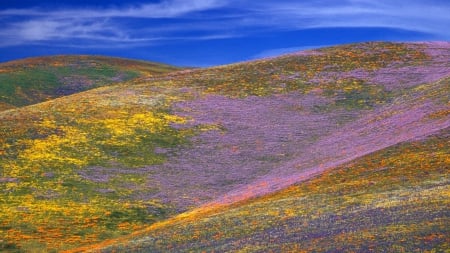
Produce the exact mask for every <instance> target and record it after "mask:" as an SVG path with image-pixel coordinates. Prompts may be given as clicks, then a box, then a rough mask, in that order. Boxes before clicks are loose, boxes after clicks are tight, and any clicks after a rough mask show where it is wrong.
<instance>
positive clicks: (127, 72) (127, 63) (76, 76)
mask: <svg viewBox="0 0 450 253" xmlns="http://www.w3.org/2000/svg"><path fill="white" fill-rule="evenodd" d="M175 70H178V68H176V67H173V66H168V65H164V64H158V63H151V62H144V61H135V60H127V59H120V58H112V57H101V56H77V55H74V56H51V57H39V58H29V59H25V60H17V61H11V62H6V63H1V64H0V110H5V109H11V108H14V107H18V106H24V105H29V104H35V103H39V102H42V101H47V100H50V99H53V98H56V97H60V96H64V95H69V94H73V93H77V92H80V91H84V90H88V89H92V88H96V87H100V86H104V85H108V84H111V83H118V82H123V81H127V80H130V79H133V78H136V77H140V76H152V75H158V74H163V73H167V72H170V71H175Z"/></svg>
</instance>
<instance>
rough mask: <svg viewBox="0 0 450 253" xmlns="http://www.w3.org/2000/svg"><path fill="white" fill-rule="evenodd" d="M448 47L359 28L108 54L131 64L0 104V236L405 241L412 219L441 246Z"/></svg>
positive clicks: (241, 243) (23, 242)
mask: <svg viewBox="0 0 450 253" xmlns="http://www.w3.org/2000/svg"><path fill="white" fill-rule="evenodd" d="M449 54H450V46H449V45H447V44H443V45H441V44H423V43H422V44H420V43H419V44H401V43H363V44H354V45H348V46H341V47H334V48H325V49H319V50H313V51H305V52H300V53H297V54H291V55H286V56H282V57H279V58H273V59H262V60H259V61H254V62H248V63H239V64H233V65H228V66H219V67H214V68H208V69H189V70H181V71H176V72H169V70H173V69H170V68H169V67H164V66H152V70H153V71H154V70H155V68H161V69H160V70H161V71H159V72H158V71H156V72H151V73H150V72H146V71H149V70H148V68H147V67H146V66H143V65H140V64H137V63H131V62H125V63H120V64H122V65H120V64H119V63H117V64H118V65H120V66H122V67H123V68H124V69H126V70H127V71H137V72H139V76H136V78H134V79H131V80H129V81H126V82H118V83H116V84H115V85H106V86H104V87H99V88H96V89H92V90H89V91H84V92H77V93H76V94H73V95H70V96H64V97H61V98H56V99H52V100H48V101H45V102H42V103H39V104H34V105H30V106H26V107H18V108H15V109H13V110H6V111H3V112H0V203H1V205H0V249H1V250H4V251H10V252H21V251H25V252H27V251H36V252H39V251H41V252H42V251H44V252H45V251H50V252H51V251H62V250H71V249H75V251H77V250H86V249H89V248H92V247H94V246H92V244H96V243H99V242H104V241H105V242H106V243H104V244H102V245H100V246H98V248H102V247H103V246H104V245H108V242H110V243H114V242H116V241H114V240H113V241H108V240H110V239H114V238H122V239H118V240H119V241H126V243H125V246H124V247H125V248H122V249H127V248H128V247H137V248H142V247H143V248H144V249H145V250H150V251H152V250H154V251H173V252H179V251H192V250H194V251H195V250H200V249H204V250H209V249H210V250H218V251H229V250H231V251H235V250H239V249H240V250H243V251H250V250H254V251H258V250H259V251H268V250H274V251H279V250H282V251H288V250H291V251H299V250H300V249H298V248H295V247H298V246H302V247H301V249H304V250H307V251H308V249H311V250H312V249H313V247H314V245H317V247H319V249H320V248H321V249H324V250H331V248H329V247H331V246H330V245H332V244H327V243H328V242H327V239H324V238H328V239H330V238H331V239H332V242H334V243H335V245H336V246H339V247H340V249H342V250H344V251H345V250H350V251H351V250H356V251H358V250H360V251H364V250H365V249H366V248H364V247H369V246H370V247H372V245H369V244H367V243H366V244H365V243H364V242H367V241H370V240H369V239H370V238H372V239H371V240H373V241H374V243H375V242H376V241H377V240H379V241H380V243H381V242H382V243H381V244H383V243H384V244H383V245H385V246H380V245H381V244H380V245H378V244H374V247H375V249H380V250H382V249H385V248H383V247H386V249H392V250H393V251H395V249H396V247H397V248H398V249H401V248H403V249H404V250H406V251H409V249H411V248H413V247H416V246H417V245H416V244H411V245H409V244H406V243H403V242H402V241H401V240H402V238H405V237H406V236H407V235H409V234H408V233H409V232H408V233H407V232H406V230H405V229H404V228H405V226H406V225H408V226H411V227H414V226H415V228H412V230H411V231H412V232H411V235H414V236H422V235H423V238H425V237H426V236H431V237H433V238H432V243H431V244H426V245H425V244H424V245H425V246H420V245H419V246H420V247H421V249H422V248H423V249H428V248H435V249H441V248H443V247H445V245H446V244H445V243H447V244H448V241H447V242H446V239H445V238H444V239H442V234H443V233H445V232H446V231H445V228H444V227H443V226H442V223H443V222H444V223H445V222H446V220H445V219H448V216H445V211H442V207H441V206H440V205H441V204H442V203H443V204H446V203H447V202H448V201H447V200H448V198H445V196H446V195H445V194H447V195H448V192H446V191H447V190H448V189H447V188H446V187H447V185H448V182H446V181H445V180H447V179H446V173H445V171H446V170H448V168H447V167H448V166H447V167H445V164H446V163H448V159H447V158H445V157H446V154H448V147H447V146H446V143H445V141H443V140H445V136H447V134H446V132H445V131H446V130H442V129H446V128H448V127H449V119H448V107H449V104H448V101H449V98H448V89H449V76H448V73H450V63H449V61H448V56H449ZM104 60H106V59H104ZM133 64H136V65H133ZM37 65H39V64H37ZM61 65H62V66H59V65H58V67H61V68H65V67H67V66H66V65H67V64H64V63H63V64H61ZM125 65H126V66H128V68H125V67H124V66H125ZM80 71H81V70H80ZM405 71H409V72H411V73H410V74H408V73H409V72H405ZM72 72H74V73H75V74H77V73H79V74H80V75H81V76H89V75H90V74H89V73H84V72H83V71H81V72H76V71H74V70H73V69H72V70H71V71H70V73H72ZM166 72H167V73H166ZM89 78H90V77H89ZM105 80H106V79H105ZM108 80H109V81H108V82H110V81H111V79H108ZM99 83H100V84H101V83H102V82H100V81H99ZM104 84H106V81H105V83H104ZM102 85H103V84H102ZM15 105H16V106H18V105H20V104H15ZM439 131H441V132H439ZM438 132H439V133H440V134H437V133H438ZM432 134H434V135H435V137H433V138H431V139H427V140H420V141H415V142H410V141H411V140H414V139H417V138H419V139H420V138H422V139H423V138H426V137H427V136H428V135H432ZM441 135H442V136H444V137H440V136H441ZM436 136H437V137H436ZM405 142H407V143H405ZM402 143H403V144H402ZM411 145H412V146H413V147H417V148H405V147H409V146H411ZM389 147H391V148H390V149H389ZM385 148H387V149H385ZM373 152H376V153H373ZM422 155H424V157H428V158H429V159H422V158H420V157H421V156H422ZM355 159H356V160H355ZM369 161H370V162H369ZM385 163H388V164H385ZM419 165H420V166H425V167H427V168H426V169H423V168H422V167H420V168H422V169H423V170H424V171H425V170H426V171H428V170H429V171H428V172H427V173H428V174H426V173H425V174H423V173H422V172H420V171H421V170H422V169H420V170H419V167H417V166H419ZM415 166H416V167H415ZM336 167H337V168H338V169H336V170H333V169H334V168H336ZM382 168H387V169H382ZM378 169H379V171H377V170H378ZM321 173H325V174H321ZM333 173H334V174H333ZM403 174H404V177H405V178H406V179H405V180H406V181H405V180H403V179H402V177H403V176H402V175H403ZM447 174H448V173H447ZM377 176H379V177H380V178H379V179H376V177H377ZM410 176H411V178H412V179H414V180H412V181H411V180H410V181H408V180H409V179H408V178H409V177H410ZM312 177H315V178H314V179H311V178H312ZM417 178H428V179H427V180H428V181H427V180H424V181H423V182H422V181H420V182H418V181H417V180H416V179H417ZM305 180H306V181H305ZM303 181H304V183H301V182H303ZM427 182H428V183H427ZM292 185H294V186H292ZM428 186H430V187H429V188H427V187H428ZM333 187H334V188H333ZM433 187H434V188H433ZM394 188H395V189H394ZM411 189H417V192H416V191H415V190H414V191H413V190H411ZM436 191H437V192H438V193H439V194H441V195H442V194H444V195H442V196H444V197H440V196H441V195H439V196H435V195H433V194H434V192H436ZM274 192H278V193H274ZM267 194H268V195H267ZM417 194H418V195H417ZM421 194H422V195H423V196H426V197H427V199H426V200H425V201H416V202H414V201H415V200H416V199H418V198H419V197H420V196H422V195H421ZM290 195H292V197H289V196H290ZM403 196H409V197H405V198H403ZM255 197H259V198H257V199H255V200H248V199H253V198H255ZM378 197H380V198H381V199H385V198H387V199H392V201H390V202H389V203H391V202H392V203H394V204H392V205H388V204H386V203H387V202H386V203H385V202H383V201H378V202H377V200H376V199H377V198H378ZM410 200H411V201H412V200H414V201H412V202H411V201H410ZM408 201H410V202H408ZM445 201H447V202H445ZM236 202H239V203H240V204H236ZM433 203H434V204H433ZM447 204H448V203H447ZM230 205H231V206H230ZM405 205H407V206H411V210H412V211H411V212H412V213H413V215H412V216H411V219H409V220H408V219H406V218H404V219H403V214H405V213H406V211H405V210H409V209H405V208H403V207H404V206H405ZM434 205H436V208H435V209H433V210H431V211H432V212H431V211H430V212H431V213H432V214H430V216H427V215H426V210H428V209H432V208H433V207H434ZM199 207H201V208H200V209H198V208H199ZM383 208H384V209H383ZM396 208H397V209H396ZM421 208H425V209H421ZM414 210H416V211H417V212H415V211H414ZM191 211H192V212H191ZM416 213H417V215H416ZM391 214H392V215H391ZM367 215H368V216H369V217H370V218H368V220H365V218H364V217H365V216H367ZM389 215H391V216H389ZM387 216H389V217H390V218H389V219H397V218H396V217H398V219H397V220H398V222H397V223H396V222H394V221H391V220H388V219H387V218H385V217H387ZM171 217H174V218H171ZM433 217H437V218H436V219H435V218H433ZM413 218H414V219H416V220H418V223H413V221H412V220H413ZM376 219H378V220H379V221H378V220H376ZM420 219H422V220H420ZM360 220H361V224H363V225H361V226H355V227H354V229H353V230H352V227H351V224H353V223H354V222H356V221H360ZM419 221H420V222H419ZM377 222H379V223H377ZM426 222H430V223H429V225H426ZM447 223H448V222H447ZM364 224H366V225H367V226H364ZM377 224H379V226H378V225H377ZM405 224H406V225H405ZM424 224H425V225H424ZM369 225H371V226H369ZM372 225H373V226H372ZM413 225H414V226H413ZM422 227H423V228H422ZM347 228H348V229H347ZM363 228H365V229H368V230H363ZM308 229H310V230H308ZM371 229H372V230H371ZM136 231H137V232H136ZM139 231H140V232H139ZM314 231H316V232H314ZM342 231H343V232H342ZM386 231H387V232H386ZM429 231H433V233H431V232H429ZM383 232H386V234H387V235H392V236H391V237H389V236H384V237H383ZM133 233H135V234H133ZM142 234H148V235H149V236H150V237H138V236H137V235H142ZM283 234H286V236H283ZM124 235H125V236H127V235H128V237H121V236H124ZM134 235H135V236H136V238H134ZM378 235H379V237H377V236H378ZM359 236H362V237H361V238H362V239H361V238H360V237H359ZM272 237H273V238H272ZM431 237H430V238H431ZM211 238H212V239H211ZM358 238H359V239H358ZM389 238H398V240H397V239H395V240H391V241H392V243H394V242H395V245H394V244H392V243H391V244H389ZM421 238H422V237H421ZM130 239H133V240H132V241H130V242H127V241H128V240H130ZM347 239H349V241H347ZM350 239H351V240H350ZM299 240H302V241H303V240H304V241H305V242H304V244H299V243H298V241H299ZM421 240H422V239H421ZM423 240H425V239H423ZM423 240H422V241H423ZM209 241H210V242H209ZM346 242H347V243H346ZM268 243H270V245H272V243H273V248H270V247H271V246H270V245H268ZM421 245H422V244H421ZM430 245H431V246H430ZM80 246H83V247H85V248H81V249H77V248H78V247H80ZM358 247H359V248H358ZM417 247H418V246H417ZM137 248H135V249H137ZM119 249H120V248H119Z"/></svg>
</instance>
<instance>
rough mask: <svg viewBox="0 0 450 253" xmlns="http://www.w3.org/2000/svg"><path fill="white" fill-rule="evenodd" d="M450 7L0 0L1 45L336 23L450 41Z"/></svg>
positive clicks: (144, 41)
mask: <svg viewBox="0 0 450 253" xmlns="http://www.w3.org/2000/svg"><path fill="white" fill-rule="evenodd" d="M448 13H450V2H448V1H445V0H410V1H407V2H405V1H396V0H342V1H334V0H311V1H290V0H259V1H253V0H239V1H238V0H164V1H162V2H160V3H148V4H141V5H134V6H125V7H123V6H122V7H115V8H111V7H110V8H84V9H63V8H62V9H61V8H60V9H53V10H49V9H42V8H30V9H3V10H1V7H0V18H1V20H2V23H3V26H2V27H0V46H2V47H5V46H11V45H21V44H36V43H39V44H42V43H51V44H54V43H57V44H58V43H59V44H65V45H72V46H77V47H83V46H85V47H94V46H97V47H105V46H107V47H111V46H113V47H115V46H123V45H124V44H126V45H128V46H139V45H148V44H151V43H158V41H159V42H161V41H167V40H195V39H197V40H202V39H203V40H207V39H221V38H230V37H234V36H246V35H249V34H253V33H258V32H261V31H265V32H267V31H271V30H275V31H280V30H303V29H315V28H330V27H384V28H393V29H402V30H408V31H416V32H420V33H426V34H430V36H435V37H436V38H439V39H441V40H448V39H450V30H449V29H448V27H450V15H448ZM162 20H163V21H164V23H162ZM68 42H70V43H68Z"/></svg>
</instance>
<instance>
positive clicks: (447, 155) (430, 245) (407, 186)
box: [86, 128, 450, 252]
mask: <svg viewBox="0 0 450 253" xmlns="http://www.w3.org/2000/svg"><path fill="white" fill-rule="evenodd" d="M449 134H450V129H449V128H447V129H445V130H442V131H440V132H439V133H437V134H435V135H433V136H430V137H427V138H424V139H420V140H415V141H411V142H406V143H402V144H398V145H395V146H393V147H389V148H386V149H383V150H381V151H378V152H375V153H372V154H370V155H367V156H364V157H362V158H359V159H356V160H354V161H352V162H351V163H348V164H345V165H343V166H339V167H338V168H336V169H334V170H331V171H329V172H326V173H324V174H321V175H319V176H317V177H315V178H313V179H311V180H308V181H306V182H303V183H301V184H297V185H294V186H291V187H288V188H286V189H284V190H282V191H280V192H277V193H274V194H269V195H266V196H264V197H260V198H257V199H254V200H249V201H244V202H241V203H238V204H235V205H233V206H231V207H226V208H212V209H209V210H208V211H204V210H202V209H199V210H197V211H196V212H191V213H190V214H189V215H185V216H180V217H177V218H175V219H172V220H171V221H170V222H167V223H166V224H162V225H161V226H154V228H150V229H149V230H148V231H147V232H143V233H142V234H141V235H137V236H135V237H134V238H133V237H129V238H128V239H127V241H126V242H121V243H119V242H116V243H117V244H116V245H115V246H111V247H109V248H108V247H106V248H103V252H138V251H139V252H427V251H429V252H445V251H446V250H448V249H449V248H450V239H449V236H448V235H449V234H450V227H449V224H450V212H449V209H448V207H449V206H450V177H449V175H450V173H449V172H450V167H449V164H450V145H449V142H448V140H449V137H450V135H449ZM109 243H113V242H109ZM101 248H102V246H99V247H98V248H97V249H95V250H93V251H97V250H100V249H101ZM86 249H87V248H86Z"/></svg>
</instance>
